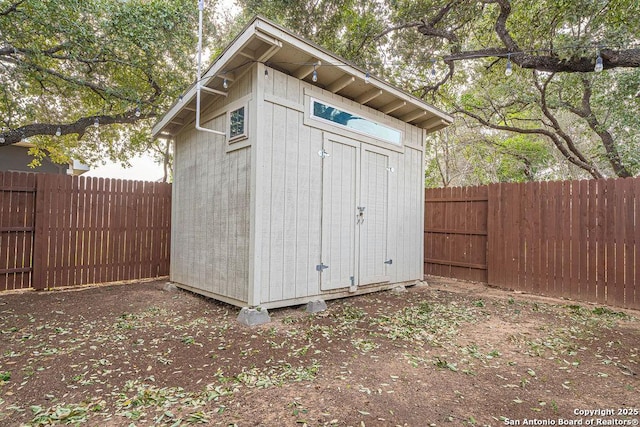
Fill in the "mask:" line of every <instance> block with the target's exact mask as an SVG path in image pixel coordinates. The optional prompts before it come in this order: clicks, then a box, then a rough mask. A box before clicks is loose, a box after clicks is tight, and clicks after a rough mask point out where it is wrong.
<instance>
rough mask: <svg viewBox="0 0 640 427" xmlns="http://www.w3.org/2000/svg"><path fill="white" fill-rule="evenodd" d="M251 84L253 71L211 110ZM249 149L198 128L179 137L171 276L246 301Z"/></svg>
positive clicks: (218, 124) (217, 124) (221, 121)
mask: <svg viewBox="0 0 640 427" xmlns="http://www.w3.org/2000/svg"><path fill="white" fill-rule="evenodd" d="M251 83H252V79H251V74H250V73H249V74H245V76H244V77H243V78H242V79H241V80H240V81H238V82H236V83H235V84H234V85H233V86H232V87H231V88H230V89H231V90H230V93H229V96H228V97H227V98H226V99H223V100H220V101H219V102H217V103H216V104H215V105H214V106H212V107H211V108H210V110H212V111H213V110H219V109H221V108H224V106H226V105H228V104H229V103H232V102H234V101H235V100H237V99H238V98H241V97H243V96H246V95H247V94H250V92H251ZM251 109H252V105H251V103H250V104H249V112H248V114H253V112H252V111H251ZM206 114H207V113H205V117H206ZM226 120H227V118H226V115H224V114H223V115H219V116H218V117H216V118H213V119H212V120H209V121H207V122H205V123H204V124H203V126H204V127H208V128H212V129H217V130H224V129H226V125H227V123H226ZM248 142H251V135H250V138H249V140H248ZM251 150H252V147H251V146H247V147H244V148H240V149H237V150H234V151H228V146H227V142H226V140H225V138H224V137H222V136H218V135H214V134H211V133H206V132H199V131H196V130H195V129H194V128H190V129H188V130H185V131H184V132H182V133H180V134H179V135H178V137H177V138H176V147H175V160H174V165H175V167H174V175H175V179H174V181H175V182H174V185H173V203H172V215H173V220H172V224H173V228H172V241H171V244H172V247H171V280H172V281H174V282H176V283H178V284H184V285H187V286H189V287H191V288H194V289H196V290H198V289H199V290H202V291H204V292H206V293H210V294H215V295H220V296H223V297H226V298H229V299H232V300H237V301H240V302H246V301H247V298H248V286H249V284H248V280H249V279H248V273H249V244H250V236H249V232H250V230H249V206H250V196H251V190H250V188H251V184H250V180H251V178H250V177H251V155H252V151H251Z"/></svg>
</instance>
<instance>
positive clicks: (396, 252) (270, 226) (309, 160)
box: [256, 69, 424, 304]
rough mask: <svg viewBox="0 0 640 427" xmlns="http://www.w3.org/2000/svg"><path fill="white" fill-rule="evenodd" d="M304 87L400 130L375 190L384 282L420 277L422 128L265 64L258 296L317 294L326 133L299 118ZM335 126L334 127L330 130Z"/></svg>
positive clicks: (282, 297) (263, 300)
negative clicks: (380, 189)
mask: <svg viewBox="0 0 640 427" xmlns="http://www.w3.org/2000/svg"><path fill="white" fill-rule="evenodd" d="M261 84H262V83H261ZM305 91H306V92H307V94H309V93H313V92H315V93H317V94H318V96H322V97H323V99H331V100H332V101H333V103H334V104H336V105H342V106H344V107H348V108H349V110H350V111H353V112H354V113H359V112H361V113H362V114H363V115H365V116H367V117H372V118H374V119H378V120H380V121H381V122H383V123H387V124H389V123H391V124H392V125H393V126H395V127H397V128H399V129H401V130H402V131H403V132H404V148H403V149H402V150H403V151H404V153H400V152H398V151H392V150H385V151H384V152H385V155H388V157H389V164H390V166H392V167H393V168H394V172H390V175H389V181H388V185H389V187H388V193H387V194H382V196H381V197H388V200H389V209H388V212H387V215H388V232H387V243H386V251H387V257H388V258H390V259H393V264H391V265H388V266H387V269H386V275H387V276H388V277H389V280H390V282H392V283H393V282H403V281H410V280H418V279H421V278H422V268H423V267H422V232H421V230H422V228H421V227H422V222H423V203H422V197H423V192H424V191H423V170H424V167H423V158H424V149H423V133H422V131H421V130H420V129H418V128H416V127H415V126H412V125H409V124H406V123H404V122H401V121H399V120H396V119H393V118H390V117H389V116H385V115H384V114H382V113H380V112H378V111H376V110H373V109H370V108H368V107H366V106H362V105H360V104H357V103H355V102H353V101H350V100H348V99H345V98H343V97H341V96H339V95H336V94H332V93H330V92H328V91H324V90H322V89H320V88H317V87H315V86H312V85H310V84H308V83H305V82H303V81H300V80H298V79H295V78H293V77H290V76H287V75H285V74H283V73H280V72H278V71H276V70H272V69H270V70H269V79H267V80H266V81H265V82H264V97H265V102H264V107H265V108H264V112H263V114H264V120H263V123H261V124H260V126H261V127H260V129H259V134H260V136H259V140H258V144H259V147H257V149H258V150H260V152H261V156H263V159H264V162H263V163H262V162H261V163H262V165H261V167H260V169H259V170H258V171H257V173H258V176H257V183H258V188H257V191H260V192H261V194H262V202H261V204H262V206H256V214H257V218H256V228H257V230H258V232H259V233H261V239H259V240H258V241H259V242H261V244H260V247H259V248H256V251H258V252H260V253H261V256H262V260H263V262H262V264H261V266H260V271H259V272H256V279H257V280H258V281H259V284H258V287H259V289H260V293H261V296H260V300H261V303H263V304H266V303H270V302H275V301H282V300H287V299H294V298H304V297H308V296H312V295H321V294H322V291H321V290H320V277H319V276H320V275H319V273H318V272H316V270H315V266H316V265H317V264H319V263H320V261H321V241H322V235H321V233H322V232H321V215H322V180H323V179H322V159H321V158H320V156H319V155H318V152H319V151H321V150H322V148H323V140H324V135H331V133H330V132H327V131H323V130H321V129H318V128H314V127H310V126H306V125H305V124H304V121H305V116H304V115H305V109H304V102H305ZM340 133H341V132H340V130H339V129H338V128H336V134H340ZM354 141H357V140H355V139H354ZM389 148H391V147H389ZM396 150H397V148H396ZM379 178H380V177H379ZM354 218H355V212H354ZM381 250H382V249H381ZM361 274H362V272H361Z"/></svg>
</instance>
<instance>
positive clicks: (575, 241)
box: [566, 181, 582, 299]
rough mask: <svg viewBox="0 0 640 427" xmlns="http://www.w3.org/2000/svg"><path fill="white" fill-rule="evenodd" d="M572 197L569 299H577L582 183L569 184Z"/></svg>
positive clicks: (568, 248) (570, 203)
mask: <svg viewBox="0 0 640 427" xmlns="http://www.w3.org/2000/svg"><path fill="white" fill-rule="evenodd" d="M569 192H570V197H569V200H568V203H569V204H568V206H569V209H570V219H569V221H570V224H571V225H570V229H569V233H568V237H567V239H568V240H567V245H568V246H567V248H566V250H567V252H568V253H569V257H570V259H571V274H570V279H569V298H573V299H577V298H578V297H579V293H578V290H579V289H580V252H581V250H580V246H579V242H580V230H581V229H582V227H581V224H580V199H581V196H582V195H581V193H580V183H579V182H577V181H575V182H569Z"/></svg>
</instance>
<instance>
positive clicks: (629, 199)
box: [616, 179, 633, 307]
mask: <svg viewBox="0 0 640 427" xmlns="http://www.w3.org/2000/svg"><path fill="white" fill-rule="evenodd" d="M620 184H622V190H623V191H622V192H619V191H618V192H617V193H618V197H619V199H618V206H619V209H620V211H619V212H618V213H617V215H618V216H619V217H620V219H621V221H620V222H619V223H617V222H616V226H617V236H618V238H617V239H616V240H617V242H616V264H617V266H616V276H617V278H616V282H617V283H618V285H619V286H620V289H623V290H622V291H621V290H620V289H618V297H617V299H618V300H619V301H620V300H622V301H621V307H628V306H629V305H628V303H629V299H630V298H629V293H630V292H632V289H633V285H632V284H631V283H629V279H628V277H629V274H628V269H627V266H628V265H633V259H632V258H631V257H630V253H629V252H630V251H629V249H628V248H630V247H633V229H632V227H630V226H629V225H628V223H629V221H633V215H632V210H633V186H632V180H631V179H623V180H621V182H620Z"/></svg>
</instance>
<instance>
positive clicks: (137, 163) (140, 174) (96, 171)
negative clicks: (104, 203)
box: [83, 155, 163, 181]
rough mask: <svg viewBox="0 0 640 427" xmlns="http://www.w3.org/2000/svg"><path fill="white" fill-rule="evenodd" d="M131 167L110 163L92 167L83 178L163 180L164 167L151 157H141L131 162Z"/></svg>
mask: <svg viewBox="0 0 640 427" xmlns="http://www.w3.org/2000/svg"><path fill="white" fill-rule="evenodd" d="M130 162H131V167H130V168H126V169H125V168H123V167H122V166H120V165H119V164H116V163H111V162H108V163H107V164H105V165H103V166H95V167H92V168H91V169H90V170H89V171H88V172H86V173H85V174H83V176H97V177H101V178H118V179H133V180H140V181H158V180H161V179H162V175H163V172H162V165H161V164H160V163H156V162H155V161H154V160H153V159H152V158H151V156H147V155H141V156H136V157H134V158H133V159H131V160H130Z"/></svg>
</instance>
